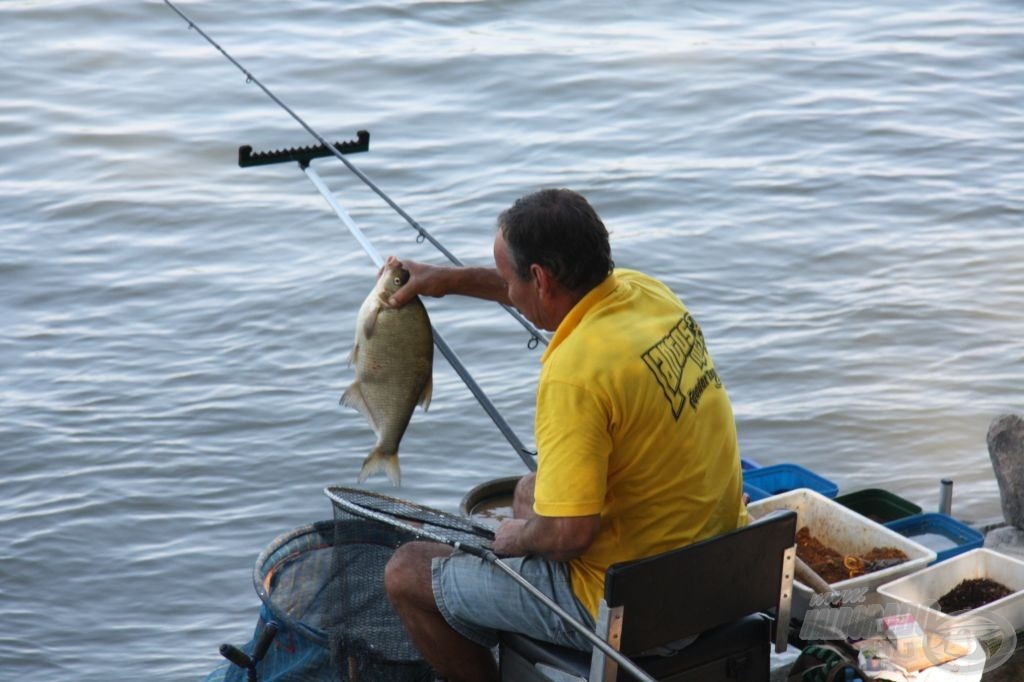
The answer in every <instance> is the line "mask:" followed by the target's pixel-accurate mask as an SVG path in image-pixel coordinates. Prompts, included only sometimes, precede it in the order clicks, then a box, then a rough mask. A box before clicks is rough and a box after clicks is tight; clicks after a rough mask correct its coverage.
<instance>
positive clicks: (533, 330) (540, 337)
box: [164, 0, 548, 348]
mask: <svg viewBox="0 0 1024 682" xmlns="http://www.w3.org/2000/svg"><path fill="white" fill-rule="evenodd" d="M164 4H166V5H167V6H168V7H170V8H171V9H172V10H174V11H175V12H176V13H177V14H178V16H180V17H181V18H182V19H184V20H185V23H187V24H188V27H189V29H190V30H193V31H195V32H197V33H198V34H199V35H201V36H202V37H203V38H205V39H206V42H208V43H210V45H212V46H213V47H215V48H216V49H217V51H218V52H220V53H221V54H222V55H224V57H225V58H227V60H228V61H229V62H231V63H232V64H234V65H235V67H236V68H237V69H238V70H239V71H241V72H242V73H243V74H245V82H246V83H255V84H256V86H257V87H259V89H260V90H262V91H263V92H264V93H265V94H266V95H267V97H269V98H270V99H271V100H273V101H274V103H275V104H277V105H278V106H279V107H281V108H282V109H284V110H285V111H286V112H288V115H289V116H291V117H292V118H293V119H295V121H296V122H297V123H298V124H299V125H301V126H302V127H303V128H305V130H306V132H308V133H309V134H310V135H312V136H313V137H314V138H316V140H317V141H318V142H319V143H320V144H322V145H324V146H325V147H326V148H327V149H328V150H329V151H330V152H331V153H332V154H333V155H334V156H335V157H337V159H338V160H339V161H341V162H342V163H343V164H345V166H346V167H347V168H348V169H349V170H350V171H352V173H353V174H354V175H355V176H356V177H357V178H359V179H360V180H362V181H363V182H364V183H365V184H366V186H367V187H369V188H370V189H371V190H373V191H374V192H375V193H376V194H377V196H379V197H380V198H381V199H383V200H384V202H385V203H386V204H387V205H388V206H390V207H391V208H392V209H394V211H395V212H396V213H398V215H400V216H402V218H404V219H405V221H406V222H407V223H409V225H411V226H412V228H413V229H415V230H416V231H417V232H418V233H419V238H420V239H426V240H427V241H429V242H430V243H431V244H433V245H434V247H436V248H437V250H438V251H440V252H441V253H443V254H444V255H445V256H446V257H447V258H448V260H449V261H451V262H452V263H454V264H455V265H458V266H460V267H462V266H463V265H464V263H463V262H462V261H461V260H459V259H458V258H457V257H456V256H455V254H453V253H452V252H451V251H449V250H448V249H446V248H445V246H444V245H443V244H442V243H441V242H439V241H438V240H437V239H435V238H434V236H433V235H432V234H430V232H428V231H427V229H426V228H425V227H423V226H422V225H420V224H419V222H417V221H416V220H415V219H414V218H413V217H412V216H410V215H409V214H408V213H406V212H405V210H404V209H403V208H402V207H401V206H399V205H398V204H397V203H395V202H394V200H392V199H391V197H389V196H388V195H387V194H386V193H385V192H384V190H382V189H381V188H380V187H379V186H378V185H377V184H376V183H375V182H373V180H371V179H370V178H369V177H367V175H366V174H365V173H363V172H362V171H361V170H359V169H358V168H357V167H356V166H355V164H353V163H352V162H351V161H349V160H348V159H347V158H345V155H344V154H342V153H341V152H340V151H338V150H337V149H336V148H335V147H334V145H332V144H331V143H329V142H328V141H327V139H326V138H324V137H323V136H322V135H321V134H320V133H318V132H317V131H316V130H314V129H313V128H312V126H310V125H309V124H308V123H306V122H305V121H304V120H303V119H302V117H301V116H299V115H298V114H296V113H295V111H293V110H292V108H291V107H289V106H288V105H287V104H285V103H284V102H282V101H281V100H280V99H279V98H278V97H277V95H275V94H274V93H272V92H271V91H270V89H269V88H267V86H265V85H263V83H261V82H260V81H259V79H258V78H256V77H255V76H253V75H252V73H250V72H249V70H248V69H246V68H245V67H244V66H242V64H241V63H239V61H238V60H237V59H235V58H234V57H232V56H231V55H230V54H228V52H227V50H225V49H224V48H223V47H221V46H220V45H219V44H218V43H217V41H215V40H214V39H213V38H211V37H210V36H209V35H207V33H206V32H205V31H204V30H203V29H201V28H200V27H199V26H198V25H197V24H196V23H195V22H194V21H192V19H190V18H189V17H188V15H186V14H185V13H184V12H182V11H181V10H180V9H178V7H177V6H175V4H174V3H173V2H171V0H164ZM498 305H500V306H501V307H502V308H504V309H505V311H506V312H507V313H508V314H509V315H511V316H512V317H513V318H515V319H516V320H517V321H518V322H519V324H521V325H522V326H523V328H524V329H526V331H528V332H530V335H531V338H530V342H529V347H530V348H535V347H536V346H537V344H538V343H543V344H545V345H547V343H548V339H547V337H546V336H545V335H544V334H543V333H542V332H541V331H540V330H539V329H537V327H535V326H534V325H533V323H531V322H530V321H529V320H527V319H526V318H525V317H523V315H522V314H521V313H520V312H519V311H518V310H516V309H515V308H513V307H512V306H509V305H506V304H504V303H499V304H498Z"/></svg>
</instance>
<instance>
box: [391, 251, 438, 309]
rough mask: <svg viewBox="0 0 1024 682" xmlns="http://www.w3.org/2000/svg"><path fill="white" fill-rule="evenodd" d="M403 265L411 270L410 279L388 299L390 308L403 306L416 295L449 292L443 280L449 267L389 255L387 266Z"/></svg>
mask: <svg viewBox="0 0 1024 682" xmlns="http://www.w3.org/2000/svg"><path fill="white" fill-rule="evenodd" d="M395 266H399V267H403V268H405V269H406V270H408V271H409V281H408V282H406V283H405V284H404V285H402V288H401V289H399V290H398V291H396V292H395V293H394V294H393V295H392V296H391V298H390V299H388V301H387V306H388V307H389V308H401V307H402V306H404V305H405V304H406V303H408V302H409V301H411V300H412V299H413V298H414V297H416V296H433V297H435V298H437V297H440V296H444V295H445V294H447V293H448V291H447V290H446V289H445V286H444V282H443V281H442V277H443V272H444V271H445V270H448V268H442V267H438V266H436V265H428V264H427V263H420V262H418V261H414V260H405V261H400V260H398V258H396V257H394V256H388V260H387V263H386V264H385V265H384V267H385V268H391V267H395Z"/></svg>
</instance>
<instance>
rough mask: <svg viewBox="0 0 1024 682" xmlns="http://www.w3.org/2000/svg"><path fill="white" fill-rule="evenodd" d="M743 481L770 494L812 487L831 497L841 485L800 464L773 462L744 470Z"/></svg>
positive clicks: (837, 491) (836, 493) (817, 491)
mask: <svg viewBox="0 0 1024 682" xmlns="http://www.w3.org/2000/svg"><path fill="white" fill-rule="evenodd" d="M743 482H744V483H745V484H746V483H749V484H750V485H752V486H754V487H755V488H760V489H761V490H763V491H765V492H766V493H768V495H769V496H770V495H778V494H779V493H786V492H789V491H790V490H796V489H797V488H810V489H811V490H813V491H814V492H816V493H820V494H822V495H824V496H825V497H828V498H830V499H831V498H833V497H835V496H836V495H838V494H839V486H837V485H836V484H835V483H833V482H832V481H830V480H828V479H827V478H825V477H824V476H819V475H818V474H816V473H814V472H813V471H810V470H809V469H805V468H804V467H802V466H800V465H799V464H771V465H769V466H766V467H761V468H759V469H751V470H749V471H744V472H743ZM751 497H753V496H751Z"/></svg>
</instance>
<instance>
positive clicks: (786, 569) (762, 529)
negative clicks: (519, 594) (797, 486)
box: [499, 511, 796, 682]
mask: <svg viewBox="0 0 1024 682" xmlns="http://www.w3.org/2000/svg"><path fill="white" fill-rule="evenodd" d="M795 535H796V514H794V513H793V512H789V511H782V512H779V513H776V514H771V515H769V516H768V517H766V518H765V519H763V520H762V521H761V522H757V523H751V524H749V525H747V526H745V527H743V528H739V529H737V530H734V531H730V532H728V533H723V534H722V535H718V536H716V537H713V538H709V539H708V540H704V541H701V542H697V543H694V544H692V545H688V546H686V547H682V548H680V549H676V550H672V551H669V552H665V553H664V554H659V555H657V556H654V557H648V558H646V559H640V560H637V561H632V562H626V563H623V564H616V565H614V566H612V567H610V568H609V569H608V572H607V574H606V578H605V594H604V600H603V601H602V604H601V609H600V613H599V615H598V622H597V627H596V629H595V630H596V633H597V634H598V636H600V637H602V639H605V641H608V642H609V643H611V644H612V645H613V646H614V647H615V648H616V649H618V650H619V651H621V652H622V653H623V654H624V655H625V656H627V657H628V658H630V659H631V660H632V661H633V662H634V663H636V665H637V666H639V667H640V668H642V669H643V670H645V671H646V672H647V673H648V674H649V675H651V676H652V677H654V678H655V679H656V680H659V681H672V682H717V681H723V682H724V681H727V680H733V681H739V680H744V681H747V682H769V679H770V675H771V673H770V668H771V654H770V649H771V642H772V640H773V638H774V639H775V641H776V644H777V646H780V647H782V648H784V647H785V643H786V638H787V634H788V628H787V627H785V626H784V627H783V630H782V632H781V634H780V633H779V632H777V631H775V632H773V629H774V628H773V625H774V623H775V620H774V619H773V618H771V617H769V616H768V615H766V612H769V611H775V612H776V613H781V614H783V618H784V620H785V622H786V624H787V625H788V622H789V619H788V617H787V616H786V615H785V614H787V613H788V610H789V599H790V596H791V594H792V584H793V583H792V581H793V570H792V568H793V557H794V556H795V553H796V552H795V547H796V545H795ZM694 634H696V635H697V636H696V639H695V640H693V641H692V643H690V644H689V645H688V646H684V647H683V648H679V647H678V644H679V643H680V642H687V641H690V639H691V637H692V636H693V635H694ZM653 650H657V651H658V653H657V654H653V655H652V653H651V652H652V651H653ZM638 652H639V653H638ZM499 659H500V663H501V679H502V680H503V681H504V682H539V681H541V680H544V681H548V682H550V680H558V681H560V682H562V681H565V682H568V681H570V680H588V681H590V682H599V681H603V682H612V681H613V680H617V679H618V680H627V679H631V676H630V675H629V674H628V672H626V671H622V670H620V669H619V668H618V665H617V664H614V663H613V662H612V661H611V659H609V658H607V657H606V656H605V655H604V654H602V653H601V652H600V651H598V652H597V653H596V654H594V653H592V652H590V651H585V652H584V651H577V650H575V649H570V648H565V647H560V646H554V645H551V644H548V643H545V642H539V641H537V640H534V639H531V638H529V637H524V636H522V635H518V634H513V633H501V637H500V656H499Z"/></svg>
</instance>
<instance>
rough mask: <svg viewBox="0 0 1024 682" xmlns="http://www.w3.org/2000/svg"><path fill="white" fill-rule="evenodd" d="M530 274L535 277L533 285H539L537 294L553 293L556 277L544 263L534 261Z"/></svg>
mask: <svg viewBox="0 0 1024 682" xmlns="http://www.w3.org/2000/svg"><path fill="white" fill-rule="evenodd" d="M530 275H531V276H532V277H533V285H534V286H535V287H537V294H538V295H539V296H545V295H548V294H550V293H551V291H552V289H551V287H552V285H553V284H554V278H553V277H552V276H551V273H550V272H549V271H548V270H547V268H545V267H544V266H542V265H538V264H537V263H534V264H533V265H531V266H530Z"/></svg>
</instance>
